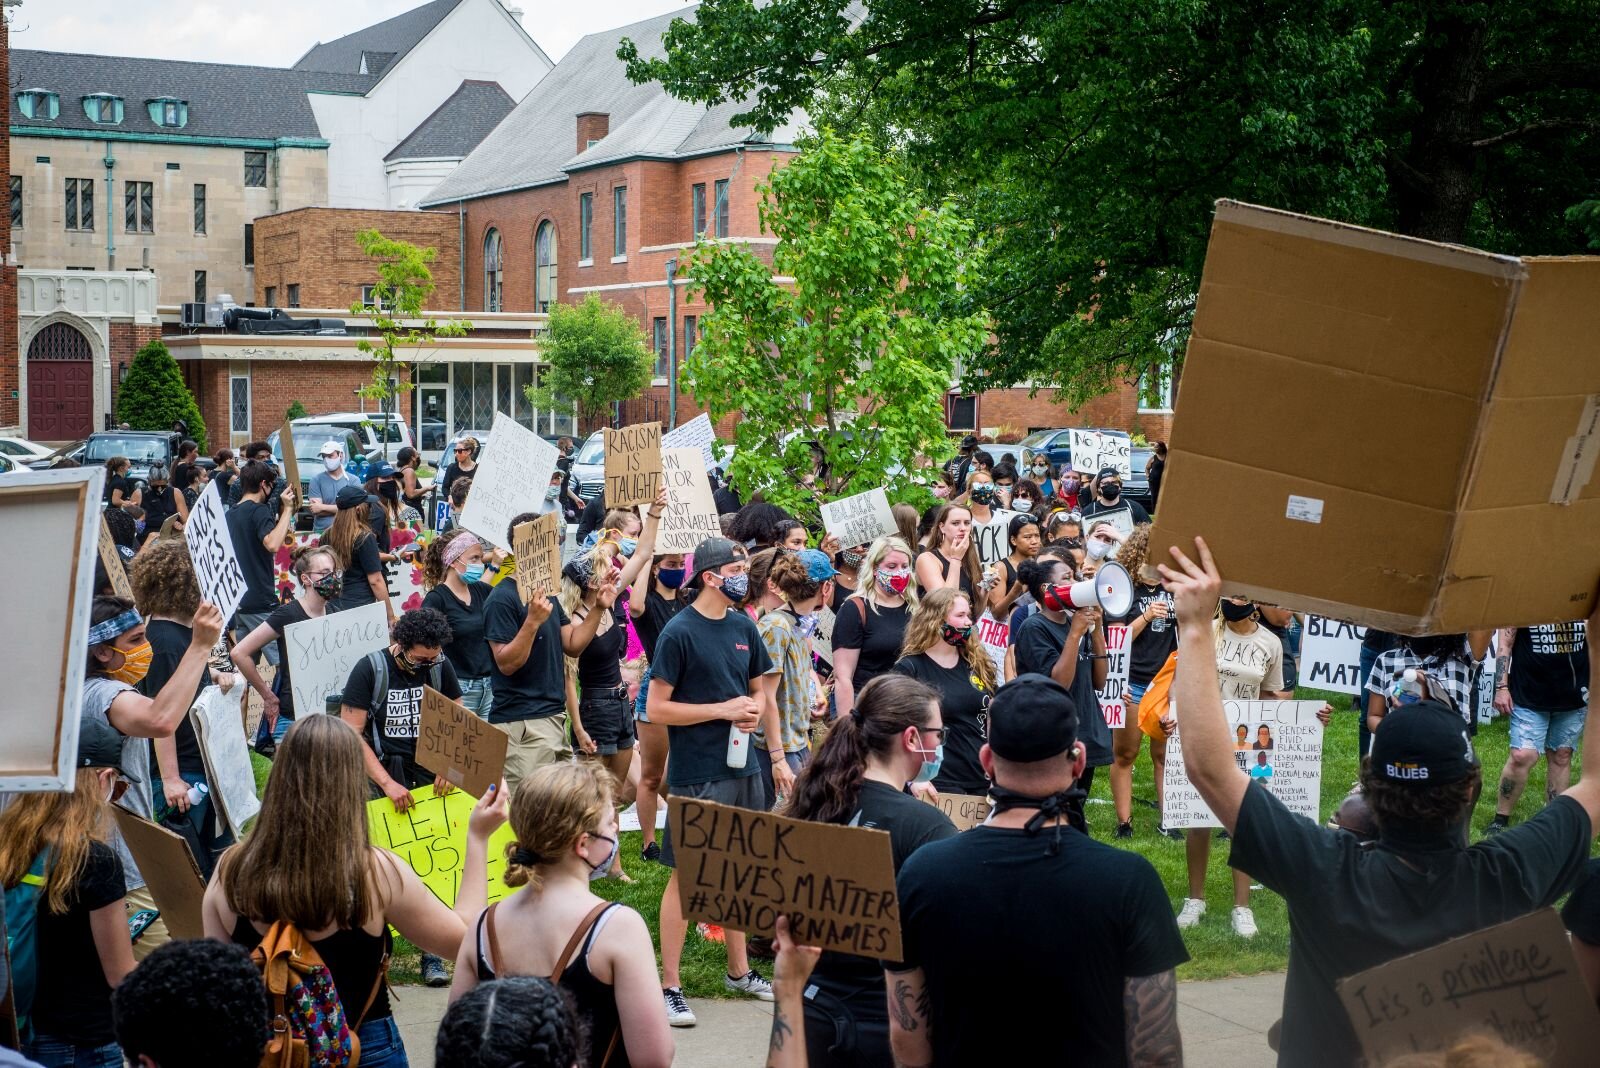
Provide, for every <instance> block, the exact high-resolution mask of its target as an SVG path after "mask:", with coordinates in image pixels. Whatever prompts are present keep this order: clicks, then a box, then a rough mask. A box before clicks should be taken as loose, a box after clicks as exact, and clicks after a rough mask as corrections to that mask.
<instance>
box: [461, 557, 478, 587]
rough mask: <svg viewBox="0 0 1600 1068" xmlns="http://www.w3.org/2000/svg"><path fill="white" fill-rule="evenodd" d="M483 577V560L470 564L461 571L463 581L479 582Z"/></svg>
mask: <svg viewBox="0 0 1600 1068" xmlns="http://www.w3.org/2000/svg"><path fill="white" fill-rule="evenodd" d="M481 578H483V561H482V560H479V561H478V562H477V563H475V564H468V565H467V566H466V568H465V569H464V570H463V571H462V572H461V579H462V581H463V582H477V581H478V580H479V579H481Z"/></svg>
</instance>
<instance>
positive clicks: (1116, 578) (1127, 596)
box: [1056, 560, 1133, 617]
mask: <svg viewBox="0 0 1600 1068" xmlns="http://www.w3.org/2000/svg"><path fill="white" fill-rule="evenodd" d="M1056 598H1057V599H1058V600H1059V601H1061V603H1062V605H1061V606H1062V607H1063V608H1092V607H1099V608H1100V610H1101V611H1103V612H1105V614H1106V615H1107V616H1108V617H1117V616H1125V615H1127V614H1128V612H1129V610H1131V609H1132V608H1133V579H1132V577H1130V576H1129V574H1128V569H1127V568H1125V567H1123V566H1122V565H1121V564H1119V563H1117V562H1116V561H1114V560H1113V561H1110V562H1108V563H1104V564H1101V565H1100V569H1099V570H1098V571H1096V572H1095V573H1094V577H1093V578H1086V579H1084V580H1083V581H1082V582H1074V583H1073V584H1072V585H1070V586H1066V587H1061V586H1057V587H1056Z"/></svg>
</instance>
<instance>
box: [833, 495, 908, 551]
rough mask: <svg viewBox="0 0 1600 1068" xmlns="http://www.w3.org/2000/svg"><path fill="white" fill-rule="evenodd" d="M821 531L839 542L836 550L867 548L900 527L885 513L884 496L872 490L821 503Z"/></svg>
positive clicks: (891, 513) (890, 513)
mask: <svg viewBox="0 0 1600 1068" xmlns="http://www.w3.org/2000/svg"><path fill="white" fill-rule="evenodd" d="M822 529H823V530H825V531H826V532H827V533H829V534H832V535H834V536H835V537H837V538H838V539H839V546H840V548H844V549H851V548H854V547H855V546H857V545H870V544H872V543H873V542H874V541H876V540H877V539H878V538H880V537H882V536H883V535H885V534H895V533H898V532H899V530H900V527H899V525H898V524H896V523H895V521H894V513H893V512H891V511H890V510H889V498H888V495H886V494H885V493H884V492H883V490H882V489H881V488H876V489H869V490H867V492H865V493H857V494H855V495H854V496H852V497H841V498H840V499H838V500H836V501H824V502H823V504H822Z"/></svg>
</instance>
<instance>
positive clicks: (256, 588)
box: [228, 501, 278, 612]
mask: <svg viewBox="0 0 1600 1068" xmlns="http://www.w3.org/2000/svg"><path fill="white" fill-rule="evenodd" d="M277 525H278V513H277V511H276V510H275V509H272V508H269V507H267V506H266V505H265V504H262V503H261V502H260V501H240V502H239V503H238V504H236V505H234V506H233V507H232V508H231V509H229V510H228V537H230V538H232V539H233V552H234V555H235V556H237V557H238V558H239V569H240V570H241V571H243V572H244V599H243V600H241V601H240V602H239V611H241V612H270V611H272V610H273V608H275V607H277V604H278V586H277V579H276V577H275V576H274V575H273V573H272V553H269V552H268V551H267V547H266V546H265V545H263V544H261V541H262V539H263V538H265V537H266V536H267V535H268V534H271V533H272V530H273V528H274V527H276V526H277Z"/></svg>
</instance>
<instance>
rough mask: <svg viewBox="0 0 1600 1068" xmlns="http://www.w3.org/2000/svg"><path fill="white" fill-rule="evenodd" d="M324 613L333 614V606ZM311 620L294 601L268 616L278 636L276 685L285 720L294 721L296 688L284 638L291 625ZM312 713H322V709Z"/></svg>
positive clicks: (281, 606) (268, 624)
mask: <svg viewBox="0 0 1600 1068" xmlns="http://www.w3.org/2000/svg"><path fill="white" fill-rule="evenodd" d="M324 611H326V612H332V611H333V606H332V605H329V606H327V608H326V609H324ZM310 618H311V616H310V614H309V613H307V612H306V610H305V608H304V607H303V606H302V605H301V604H300V602H299V601H294V600H290V601H285V602H284V603H283V604H280V605H279V606H278V607H276V608H274V609H273V610H272V612H271V614H269V615H268V616H267V626H269V627H271V628H272V633H274V634H276V635H277V636H278V674H277V678H276V679H275V685H276V686H277V689H278V715H280V716H282V717H283V718H285V719H294V686H293V685H292V684H291V680H290V678H289V642H288V640H287V639H286V638H285V637H284V632H285V631H286V630H288V629H289V625H290V624H291V623H304V622H305V621H306V620H308V619H310ZM241 637H243V635H241ZM312 711H314V712H321V711H322V709H320V708H318V709H313V710H312Z"/></svg>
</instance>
